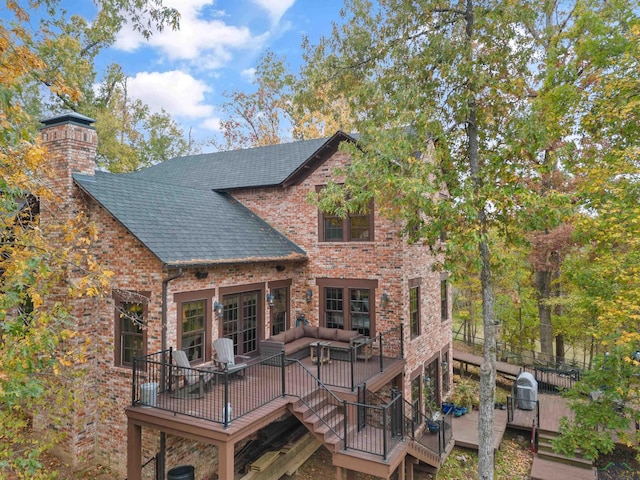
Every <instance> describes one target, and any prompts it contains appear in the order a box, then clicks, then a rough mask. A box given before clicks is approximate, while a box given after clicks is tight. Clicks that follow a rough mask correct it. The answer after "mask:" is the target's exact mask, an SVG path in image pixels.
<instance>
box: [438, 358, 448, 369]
mask: <svg viewBox="0 0 640 480" xmlns="http://www.w3.org/2000/svg"><path fill="white" fill-rule="evenodd" d="M440 365H442V368H447V367H448V366H449V362H447V361H446V360H445V359H444V358H443V359H442V362H440Z"/></svg>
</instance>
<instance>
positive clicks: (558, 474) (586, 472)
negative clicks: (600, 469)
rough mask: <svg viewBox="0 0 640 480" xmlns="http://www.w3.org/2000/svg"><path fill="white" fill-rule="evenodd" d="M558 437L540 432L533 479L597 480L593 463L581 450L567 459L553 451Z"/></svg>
mask: <svg viewBox="0 0 640 480" xmlns="http://www.w3.org/2000/svg"><path fill="white" fill-rule="evenodd" d="M557 436H558V434H557V433H556V432H550V431H547V430H541V431H540V432H539V437H538V439H539V441H538V452H537V454H536V455H535V456H534V458H533V465H532V467H531V479H532V480H550V479H555V478H571V479H574V480H590V479H594V478H597V472H596V469H595V468H594V467H593V462H592V461H591V460H587V459H586V458H584V457H583V456H582V454H581V452H580V450H576V452H575V454H574V456H573V457H567V456H565V455H562V454H560V453H556V452H554V451H553V447H552V446H551V442H552V441H553V439H554V438H556V437H557Z"/></svg>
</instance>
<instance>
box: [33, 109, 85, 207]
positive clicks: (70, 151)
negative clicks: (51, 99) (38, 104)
mask: <svg viewBox="0 0 640 480" xmlns="http://www.w3.org/2000/svg"><path fill="white" fill-rule="evenodd" d="M94 122H95V120H93V119H92V118H89V117H85V116H84V115H80V114H79V113H75V112H69V113H63V114H61V115H56V116H55V117H51V118H47V119H45V120H42V121H41V123H42V124H43V125H44V126H43V127H42V129H41V130H40V136H41V138H42V145H43V146H44V147H45V148H46V149H47V153H46V156H47V163H46V165H47V173H46V175H47V177H48V180H47V183H48V184H49V187H50V188H51V190H52V191H53V193H54V195H55V197H56V198H55V200H54V201H53V204H50V205H49V207H50V210H49V212H50V213H51V214H52V216H54V217H55V216H56V213H55V212H56V211H57V212H60V213H62V212H61V209H68V208H69V207H70V206H71V205H70V204H71V203H72V202H73V200H74V198H75V197H76V196H77V194H78V191H77V189H76V188H74V185H73V177H72V175H73V174H74V173H82V174H85V175H94V173H95V168H96V149H97V147H98V135H97V133H96V130H95V128H94V127H93V126H91V124H92V123H94ZM47 203H49V202H47ZM71 210H74V208H73V207H72V208H71ZM67 213H68V214H69V213H71V212H67ZM43 214H44V212H43Z"/></svg>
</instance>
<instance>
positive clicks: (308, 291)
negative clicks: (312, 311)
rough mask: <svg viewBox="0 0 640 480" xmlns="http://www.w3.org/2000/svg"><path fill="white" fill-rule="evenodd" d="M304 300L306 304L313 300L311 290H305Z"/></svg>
mask: <svg viewBox="0 0 640 480" xmlns="http://www.w3.org/2000/svg"><path fill="white" fill-rule="evenodd" d="M305 298H306V300H307V303H311V299H312V298H313V290H311V289H309V290H307V293H306V295H305Z"/></svg>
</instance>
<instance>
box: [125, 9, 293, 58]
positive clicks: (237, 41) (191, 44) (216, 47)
mask: <svg viewBox="0 0 640 480" xmlns="http://www.w3.org/2000/svg"><path fill="white" fill-rule="evenodd" d="M282 1H283V0H278V2H276V3H281V2H282ZM290 1H291V0H287V2H290ZM165 4H166V5H167V6H173V7H175V8H177V9H178V11H179V12H180V30H175V31H174V30H171V29H165V30H164V31H163V32H159V33H155V34H154V35H152V36H151V38H150V39H149V40H148V41H147V40H145V39H144V38H143V37H142V36H141V35H140V34H139V33H138V32H135V31H133V29H132V28H131V27H130V26H129V27H125V28H124V29H123V30H121V31H120V33H119V34H118V37H117V41H116V44H115V48H117V49H120V50H125V51H129V52H132V51H134V50H137V49H138V48H140V47H141V46H143V45H148V46H150V47H152V48H157V49H159V50H161V51H162V53H163V54H164V56H165V57H167V58H168V59H169V60H188V61H192V62H197V65H198V66H199V67H200V68H207V69H216V68H220V67H221V66H223V65H225V64H226V63H228V62H229V61H230V60H231V59H232V51H233V50H234V49H248V48H260V47H261V46H262V45H263V44H264V42H265V41H266V39H267V38H268V36H269V34H268V33H264V34H262V35H258V36H254V35H252V33H251V31H250V30H249V28H247V27H243V26H233V25H227V24H226V23H225V22H224V21H222V20H221V19H220V17H222V16H224V15H225V14H224V12H222V11H220V10H214V9H213V8H212V7H213V5H214V4H215V1H214V0H171V1H166V2H165ZM287 8H288V7H287ZM285 10H286V9H285ZM205 17H206V18H205Z"/></svg>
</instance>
